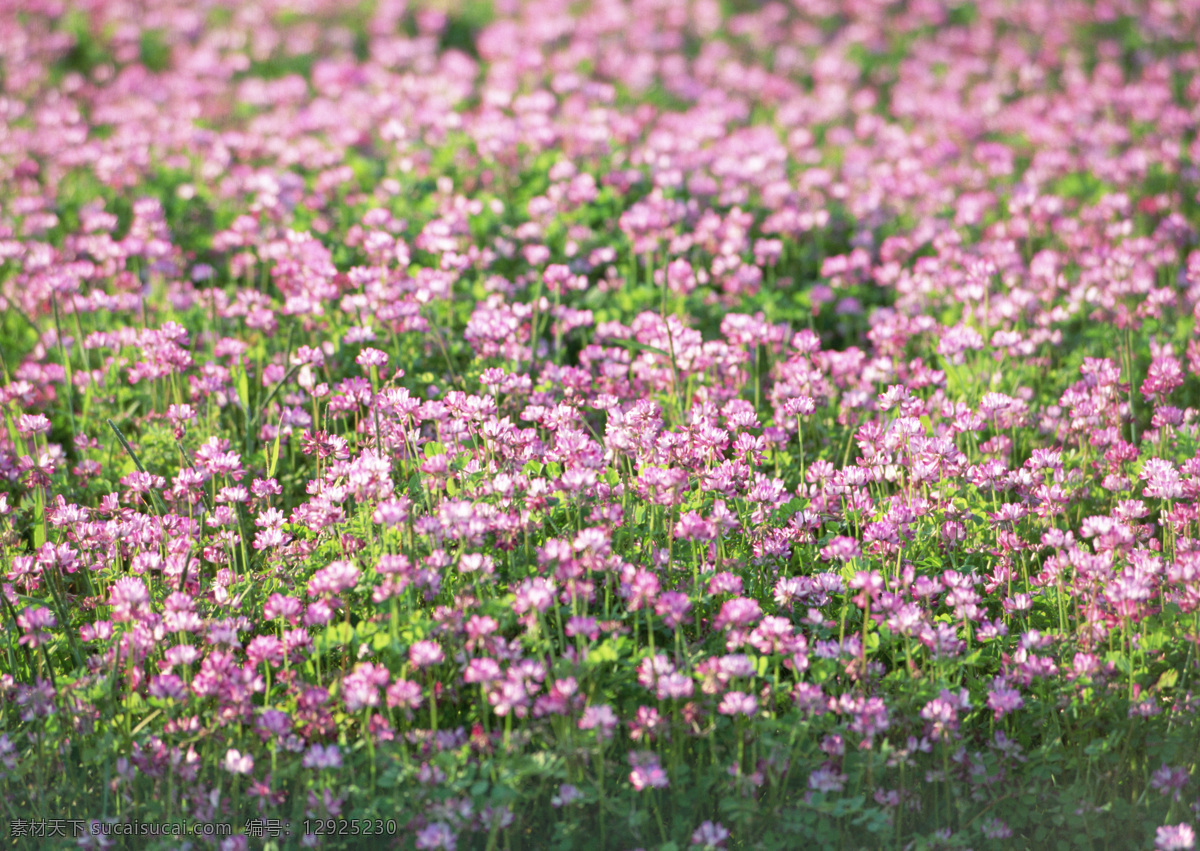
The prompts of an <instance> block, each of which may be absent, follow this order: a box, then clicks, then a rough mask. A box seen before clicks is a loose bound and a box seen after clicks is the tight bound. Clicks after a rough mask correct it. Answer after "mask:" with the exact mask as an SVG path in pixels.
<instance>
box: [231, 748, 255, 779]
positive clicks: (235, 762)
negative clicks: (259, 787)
mask: <svg viewBox="0 0 1200 851" xmlns="http://www.w3.org/2000/svg"><path fill="white" fill-rule="evenodd" d="M225 770H226V771H228V772H230V773H231V774H249V773H250V772H252V771H254V757H252V756H250V754H243V753H242V752H241V751H239V750H237V749H236V748H230V749H229V750H227V751H225Z"/></svg>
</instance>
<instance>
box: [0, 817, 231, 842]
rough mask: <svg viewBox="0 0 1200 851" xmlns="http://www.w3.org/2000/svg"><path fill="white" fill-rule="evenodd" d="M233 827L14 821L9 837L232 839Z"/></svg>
mask: <svg viewBox="0 0 1200 851" xmlns="http://www.w3.org/2000/svg"><path fill="white" fill-rule="evenodd" d="M232 834H233V826H232V825H229V824H222V823H220V822H196V823H194V824H189V823H185V822H149V821H120V822H106V821H98V820H96V819H69V818H44V819H20V818H19V819H13V820H12V821H11V822H9V827H8V835H9V836H10V837H12V838H14V839H16V838H27V839H51V838H54V837H62V838H64V839H78V838H80V837H83V836H231V835H232Z"/></svg>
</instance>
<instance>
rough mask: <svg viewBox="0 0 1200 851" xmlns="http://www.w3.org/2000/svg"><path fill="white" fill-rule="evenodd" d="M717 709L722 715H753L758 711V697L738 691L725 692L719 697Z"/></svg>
mask: <svg viewBox="0 0 1200 851" xmlns="http://www.w3.org/2000/svg"><path fill="white" fill-rule="evenodd" d="M717 711H718V712H720V713H721V714H722V715H746V716H749V717H754V713H756V712H758V698H756V697H755V696H754V695H752V694H746V693H745V692H740V691H731V692H727V693H726V695H725V696H724V697H723V698H722V699H721V703H720V705H719V706H718V707H717Z"/></svg>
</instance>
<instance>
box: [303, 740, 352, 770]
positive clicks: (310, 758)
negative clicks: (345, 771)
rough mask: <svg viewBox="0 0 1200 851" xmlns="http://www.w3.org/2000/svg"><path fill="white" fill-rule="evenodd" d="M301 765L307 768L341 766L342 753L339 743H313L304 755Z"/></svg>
mask: <svg viewBox="0 0 1200 851" xmlns="http://www.w3.org/2000/svg"><path fill="white" fill-rule="evenodd" d="M301 765H303V766H304V767H305V768H317V769H322V768H341V767H342V753H341V751H339V750H338V746H337V745H312V746H311V747H309V749H308V753H306V754H305V755H304V759H303V760H302V761H301Z"/></svg>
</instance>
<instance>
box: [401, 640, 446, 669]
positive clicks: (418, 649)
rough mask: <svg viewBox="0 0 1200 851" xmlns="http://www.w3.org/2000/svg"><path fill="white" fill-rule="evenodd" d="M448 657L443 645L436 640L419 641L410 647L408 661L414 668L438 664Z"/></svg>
mask: <svg viewBox="0 0 1200 851" xmlns="http://www.w3.org/2000/svg"><path fill="white" fill-rule="evenodd" d="M445 658H446V654H445V653H443V652H442V648H441V646H440V645H439V644H438V643H437V642H436V641H418V642H416V643H415V644H413V646H412V647H410V648H408V661H409V662H411V663H412V666H413V667H414V668H418V669H419V668H428V667H429V666H431V665H437V664H438V663H440V662H442V661H443V660H444V659H445Z"/></svg>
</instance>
